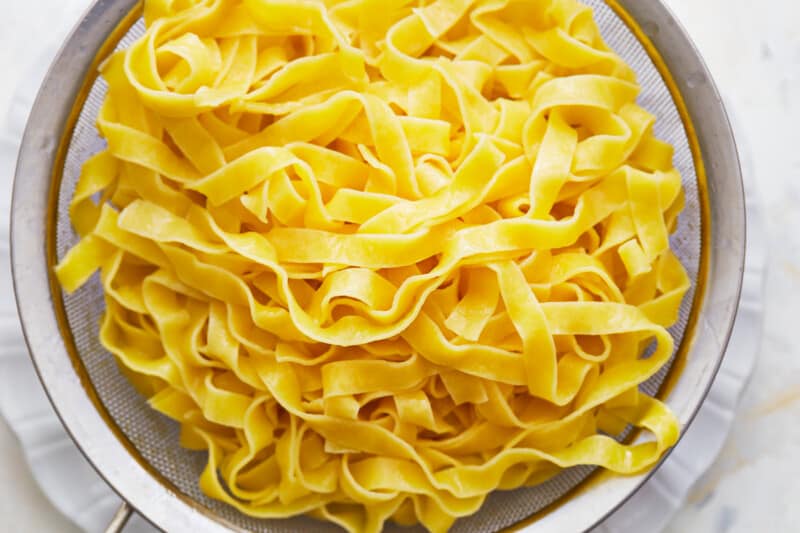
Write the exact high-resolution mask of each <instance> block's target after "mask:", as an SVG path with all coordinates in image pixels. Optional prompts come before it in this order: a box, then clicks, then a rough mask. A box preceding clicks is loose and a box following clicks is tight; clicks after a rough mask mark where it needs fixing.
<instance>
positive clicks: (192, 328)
mask: <svg viewBox="0 0 800 533" xmlns="http://www.w3.org/2000/svg"><path fill="white" fill-rule="evenodd" d="M144 9H145V11H144V14H145V21H146V23H147V31H146V33H145V35H144V36H143V37H142V38H140V39H139V40H138V41H136V43H135V44H133V45H132V46H130V48H128V49H127V50H124V51H121V52H117V53H116V54H114V55H113V56H112V57H111V58H109V59H108V60H107V61H106V62H105V63H104V65H103V67H102V74H103V76H104V78H105V80H106V81H107V82H108V95H107V97H106V99H105V103H104V105H103V107H102V110H101V112H100V115H99V117H98V122H97V124H98V128H99V131H100V133H101V135H102V137H103V138H105V140H106V141H107V143H108V146H107V149H106V150H104V151H102V152H101V153H99V154H97V155H96V156H94V157H92V158H91V159H90V160H88V161H87V162H86V164H85V166H84V168H83V172H82V175H81V177H80V180H79V183H78V185H77V189H76V191H75V195H74V198H73V200H72V203H71V216H72V220H73V223H74V227H75V229H76V231H77V232H78V234H79V235H80V236H81V240H80V242H79V243H78V244H77V245H76V246H75V247H74V248H72V250H71V251H69V253H68V254H67V255H66V256H65V257H64V258H63V260H62V262H61V263H60V264H59V265H58V267H57V275H58V278H59V280H60V282H61V284H62V285H63V287H64V288H65V289H66V290H68V291H73V290H75V289H77V288H78V287H80V286H81V285H83V284H84V283H85V282H86V281H87V280H88V279H89V278H90V277H91V276H92V274H93V273H94V272H95V271H96V270H97V269H100V270H101V279H102V284H103V287H104V291H105V300H106V306H107V309H106V312H105V315H104V319H103V322H102V325H101V329H100V337H101V340H102V343H103V345H104V346H105V347H106V348H107V349H108V350H109V351H110V352H112V353H113V354H114V355H115V356H116V357H117V358H118V360H119V361H120V362H121V363H122V366H123V367H124V371H125V372H126V374H127V375H129V377H130V379H131V380H132V381H133V382H134V384H135V385H136V386H137V388H138V389H139V390H140V391H141V392H142V393H143V394H146V395H147V396H148V397H149V399H150V400H149V401H150V404H151V405H152V407H153V408H154V409H157V410H158V411H160V412H162V413H165V414H166V415H168V416H170V417H172V418H174V419H175V420H177V421H178V422H180V424H181V427H182V431H181V444H182V445H183V446H186V447H188V448H191V449H198V450H208V465H207V467H206V469H205V471H204V472H203V474H202V477H201V479H200V481H199V482H200V484H201V487H202V489H203V490H204V492H205V493H207V494H208V495H209V496H211V497H212V498H217V499H219V500H222V501H224V502H227V503H229V504H230V505H232V506H234V507H236V508H237V509H239V510H241V511H242V512H244V513H246V514H248V515H252V516H255V517H263V518H273V517H287V516H292V515H297V514H303V513H307V514H310V515H311V516H314V517H317V518H321V519H325V520H329V521H333V522H335V523H337V524H340V525H341V526H342V527H344V528H345V529H347V530H349V531H366V532H377V531H380V530H381V529H382V527H383V525H384V522H385V521H386V520H394V521H396V522H398V523H400V524H412V523H417V522H419V523H421V524H423V525H424V526H425V527H426V528H428V529H429V530H431V531H445V530H447V529H448V528H449V527H450V526H451V525H452V523H453V521H454V520H455V519H456V518H458V517H462V516H466V515H469V514H472V513H475V512H476V511H477V510H478V509H479V507H480V506H481V504H482V502H483V501H484V499H485V498H486V496H487V494H488V493H489V492H491V491H493V490H495V489H513V488H516V487H520V486H524V485H533V484H537V483H540V482H542V481H543V480H545V479H548V478H549V477H552V476H553V475H555V474H556V473H558V471H559V470H560V469H563V468H566V467H570V466H573V465H598V466H601V467H603V468H606V469H609V470H612V471H614V472H619V473H626V474H627V473H637V472H641V471H643V470H645V469H647V468H648V467H650V466H652V465H653V464H654V463H655V462H656V461H658V459H659V458H660V457H661V456H662V454H663V452H664V451H665V450H666V449H667V448H668V447H670V446H671V445H673V444H674V443H675V442H676V439H677V437H678V432H679V427H678V423H677V421H676V419H675V417H674V416H673V415H672V414H671V413H670V411H669V409H668V408H667V407H666V406H665V405H664V404H662V403H661V402H660V401H658V400H656V399H653V398H651V397H649V396H647V395H645V394H643V393H641V392H639V389H638V386H639V385H640V384H642V383H643V382H644V381H646V380H647V379H648V378H650V377H651V376H653V375H654V374H655V373H656V372H657V371H658V370H659V369H660V368H662V366H664V365H665V364H666V363H667V362H668V360H669V358H670V356H671V354H672V351H673V344H674V343H673V339H672V338H671V336H670V334H669V333H668V332H667V330H666V329H665V328H666V327H669V326H670V325H671V324H673V323H674V322H675V321H676V319H677V313H678V309H679V306H680V304H681V301H682V298H683V296H684V294H685V293H686V291H687V289H688V287H689V279H688V277H687V275H686V273H685V271H684V270H683V268H682V266H681V265H680V263H679V261H678V260H677V258H676V257H675V256H674V255H673V254H672V253H671V251H670V249H669V240H668V235H669V233H670V231H672V230H674V228H675V224H676V219H677V217H678V214H679V212H680V211H681V209H682V208H683V191H682V186H681V179H680V176H679V174H678V172H677V171H676V170H675V169H674V168H673V166H672V148H671V147H670V146H668V145H667V144H665V143H663V142H661V141H659V140H657V139H656V138H654V136H653V133H652V126H653V123H654V117H653V116H652V115H650V114H648V113H647V112H646V111H644V110H643V109H642V108H641V107H639V106H637V104H636V103H635V100H636V97H637V94H638V92H639V86H638V85H637V83H636V81H635V76H634V73H633V72H632V70H631V69H630V68H629V67H628V66H626V65H625V63H624V62H623V61H622V60H621V59H620V58H619V57H618V56H617V55H616V54H615V53H614V52H613V51H611V50H610V49H609V48H608V47H607V46H606V45H605V44H604V42H603V40H602V38H601V36H600V34H599V32H598V29H597V27H596V24H595V22H594V20H593V18H592V11H591V9H589V8H588V7H586V6H584V5H582V4H580V3H579V2H577V1H575V0H438V1H430V0H324V1H322V0H308V1H301V0H149V1H146V2H145V8H144ZM654 341H655V342H654ZM651 345H654V346H655V348H654V350H653V351H652V353H650V354H649V356H647V357H643V356H642V354H643V353H644V352H645V350H646V349H647V348H648V347H649V346H651ZM648 353H649V352H648ZM629 424H630V425H633V426H635V427H637V428H641V429H643V430H646V431H647V432H649V434H651V436H652V438H650V439H649V440H646V439H645V440H642V441H637V442H638V443H637V444H628V445H625V444H621V443H619V442H617V441H616V440H614V439H613V438H612V437H610V436H609V435H616V434H618V433H619V432H620V430H621V429H623V428H624V427H626V426H627V425H629Z"/></svg>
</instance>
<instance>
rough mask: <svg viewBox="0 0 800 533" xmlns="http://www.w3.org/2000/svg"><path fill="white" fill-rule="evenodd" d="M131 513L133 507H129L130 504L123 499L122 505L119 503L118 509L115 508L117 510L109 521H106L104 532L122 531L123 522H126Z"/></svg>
mask: <svg viewBox="0 0 800 533" xmlns="http://www.w3.org/2000/svg"><path fill="white" fill-rule="evenodd" d="M132 514H133V507H131V504H129V503H128V502H125V501H123V502H122V505H120V506H119V509H117V512H116V513H114V517H113V518H112V519H111V522H109V523H108V527H107V528H106V533H122V530H123V529H124V528H125V524H127V523H128V519H129V518H130V517H131V515H132Z"/></svg>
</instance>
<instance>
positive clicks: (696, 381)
mask: <svg viewBox="0 0 800 533" xmlns="http://www.w3.org/2000/svg"><path fill="white" fill-rule="evenodd" d="M585 1H586V3H588V4H589V5H591V6H592V7H593V8H594V11H595V18H596V20H597V21H598V24H599V25H600V28H601V31H602V33H603V36H604V37H605V39H606V41H607V42H608V44H609V45H610V46H611V47H612V48H613V49H614V50H616V51H617V53H619V54H620V55H621V56H622V57H624V58H625V60H626V61H627V62H628V64H630V65H631V66H632V67H633V68H634V70H636V72H637V75H638V78H639V82H640V84H641V85H642V88H643V90H642V94H641V96H640V104H641V105H642V106H644V107H645V108H646V109H648V110H649V111H651V112H652V113H654V114H655V115H656V116H657V117H658V122H657V125H656V133H657V135H658V136H659V137H660V138H661V139H664V140H666V141H668V142H670V143H671V144H673V145H674V146H675V147H676V152H675V166H676V167H677V168H678V170H680V172H681V174H682V176H683V182H684V187H685V189H686V197H687V208H686V210H685V212H684V213H683V214H682V216H681V218H680V222H679V227H678V229H677V231H676V233H675V234H674V235H673V237H672V246H673V249H674V250H675V251H676V252H677V254H678V256H679V257H680V259H681V261H682V262H683V264H684V266H685V267H686V268H687V270H688V272H689V274H690V276H691V277H692V279H693V280H694V283H693V289H692V291H691V292H690V294H689V295H687V297H686V299H685V301H684V303H683V307H682V308H681V312H680V320H679V321H678V323H677V324H676V326H674V327H673V329H672V333H673V335H675V337H676V339H678V341H679V342H677V343H676V346H677V348H676V352H675V354H674V357H673V359H672V362H671V363H670V365H668V367H667V368H664V369H663V370H662V371H661V372H660V373H659V374H658V375H656V376H654V377H653V378H652V379H651V380H650V381H648V382H647V383H646V384H644V385H643V390H645V391H646V392H648V393H649V394H654V395H657V396H659V397H660V398H662V399H663V400H664V401H666V402H667V403H668V404H669V406H670V407H671V408H672V410H673V411H674V412H675V414H676V415H677V417H678V419H679V421H680V423H681V426H682V427H683V428H684V429H685V428H686V427H687V426H688V425H689V424H690V423H691V421H692V419H693V417H694V415H695V413H696V412H697V410H698V409H699V407H700V405H701V403H702V401H703V399H704V398H705V396H706V393H707V391H708V389H709V387H710V385H711V382H712V381H713V379H714V376H715V374H716V371H717V368H718V367H719V364H720V362H721V361H722V357H723V355H724V352H725V347H726V344H727V342H728V338H729V335H730V331H731V328H732V325H733V321H734V318H735V314H736V309H737V305H738V302H739V292H740V288H741V281H742V272H743V263H744V251H745V242H744V241H745V209H744V195H743V187H742V180H741V173H740V169H739V162H738V157H737V153H736V147H735V143H734V139H733V135H732V132H731V129H730V126H729V124H728V120H727V117H726V115H725V111H724V108H723V105H722V102H721V99H720V96H719V94H718V92H717V90H716V88H715V87H714V84H713V81H712V80H711V76H710V74H709V72H708V70H707V69H706V67H705V66H704V64H703V62H702V59H701V58H700V56H699V54H698V53H697V51H696V50H695V48H694V47H693V45H692V43H691V42H690V40H689V38H688V37H687V35H686V34H685V32H684V31H683V29H682V28H681V27H680V25H679V24H678V23H677V21H676V20H675V18H674V17H673V16H672V14H671V13H670V12H669V11H668V10H667V8H666V7H665V6H664V5H663V4H662V3H661V2H660V1H659V0H585ZM141 10H142V6H141V3H140V2H139V1H137V0H97V1H96V2H95V3H94V5H93V6H92V7H91V8H90V9H89V10H88V12H87V13H86V15H85V16H84V17H83V19H82V21H81V22H80V23H79V25H78V26H77V27H76V29H75V30H74V31H73V33H72V34H71V35H70V37H69V38H68V39H67V41H66V43H65V44H64V46H63V47H62V49H61V51H60V53H59V54H58V56H57V58H56V60H55V62H54V63H53V65H52V67H51V69H50V72H49V74H48V75H47V77H46V78H45V81H44V83H43V85H42V88H41V90H40V92H39V95H38V98H37V100H36V103H35V104H34V107H33V111H32V113H31V116H30V119H29V122H28V127H27V130H26V132H25V136H24V139H23V141H22V147H21V149H20V154H19V161H18V166H17V173H16V179H15V183H14V197H13V203H12V229H11V243H12V263H13V264H12V266H13V273H14V285H15V291H16V296H17V304H18V307H19V313H20V317H21V321H22V325H23V329H24V331H25V336H26V339H27V343H28V347H29V350H30V353H31V357H32V359H33V361H34V364H35V365H36V368H37V371H38V373H39V377H40V378H41V381H42V384H43V385H44V387H45V389H46V391H47V393H48V395H49V397H50V400H51V401H52V403H53V405H54V407H55V409H56V412H57V413H58V415H59V416H60V417H61V420H62V422H63V423H64V425H65V427H66V428H67V430H68V432H69V433H70V435H71V436H72V438H73V439H74V440H75V442H76V444H77V445H78V447H79V448H80V449H81V450H82V451H83V453H84V454H85V455H86V457H87V459H88V460H89V461H90V462H91V463H92V464H93V465H94V467H95V468H96V469H97V471H98V472H99V473H100V475H101V476H103V478H105V480H106V481H107V482H108V483H109V484H110V485H111V487H113V488H114V489H115V490H116V491H117V492H118V493H119V495H120V496H121V497H122V499H123V500H124V501H125V502H126V503H125V504H124V505H123V507H122V508H121V509H120V511H119V512H118V513H117V515H116V516H115V518H114V522H113V523H112V524H111V525H110V526H109V530H119V529H121V528H122V527H124V523H125V519H126V518H127V516H129V514H130V512H131V510H132V509H135V510H136V511H137V512H139V513H140V514H141V515H142V516H144V517H145V518H147V519H148V520H150V521H151V522H152V523H153V524H154V525H156V526H157V527H159V528H161V529H163V530H166V531H168V532H172V531H203V532H214V531H226V530H235V531H254V532H265V533H266V532H269V533H273V532H275V533H277V532H284V531H337V527H336V526H334V525H330V524H325V523H322V522H317V521H313V520H311V519H309V518H304V517H300V518H293V519H286V520H258V519H253V518H250V517H247V516H245V515H243V514H241V513H239V512H238V511H236V510H234V509H233V508H231V507H228V506H226V505H225V504H223V503H220V502H217V501H213V500H210V499H209V498H207V497H206V496H204V495H203V494H202V492H201V491H200V489H199V486H198V483H197V481H198V479H199V477H200V472H201V471H202V468H203V466H204V465H205V455H204V453H199V452H190V451H187V450H184V449H182V448H180V446H179V444H178V427H177V424H175V423H174V422H172V421H171V420H169V419H167V418H165V417H164V416H162V415H160V414H158V413H157V412H155V411H153V410H152V409H150V408H149V407H148V405H147V403H146V401H145V399H144V398H143V397H141V396H139V395H138V394H137V393H136V392H135V390H134V389H133V387H132V386H131V385H130V384H129V383H128V381H127V380H126V379H125V378H124V377H123V375H122V374H121V373H120V370H119V368H118V366H117V363H116V361H115V360H114V358H113V356H112V355H111V354H109V353H108V352H106V351H105V350H104V349H103V348H102V346H101V345H100V343H99V340H98V327H99V319H100V316H101V315H102V313H103V309H104V304H103V295H102V291H101V288H100V284H99V281H98V280H97V279H95V280H94V281H92V282H91V283H89V284H87V285H86V286H85V287H84V288H82V289H81V290H79V291H77V292H76V293H74V294H72V295H66V294H64V293H62V291H61V290H60V288H59V286H58V283H57V282H56V280H55V277H54V275H53V266H54V265H55V264H56V263H57V262H58V260H59V259H60V258H61V257H62V256H63V255H64V254H65V253H66V251H67V250H68V249H69V248H70V247H71V246H72V245H73V244H74V243H75V242H77V237H76V235H75V234H74V232H73V230H72V228H71V225H70V222H69V216H68V209H67V208H68V204H69V200H70V198H71V196H72V192H73V190H74V187H75V184H76V182H77V178H78V175H79V172H80V167H81V164H82V163H83V162H84V161H85V160H86V159H87V158H88V157H89V156H90V155H92V154H94V153H96V152H98V151H99V150H101V149H102V148H103V146H104V144H103V141H102V140H101V139H100V138H99V137H98V135H97V131H96V129H95V126H94V120H95V117H96V115H97V111H98V109H99V107H100V104H101V102H102V99H103V96H104V94H105V91H106V86H105V84H104V82H103V81H102V80H100V79H98V77H97V67H98V65H99V64H100V63H101V62H102V60H103V59H104V58H105V57H107V56H108V55H109V54H110V53H111V52H112V51H113V50H114V49H115V48H118V47H121V46H126V45H128V44H130V43H131V42H133V40H134V39H136V38H137V37H138V36H139V35H141V34H142V33H143V31H144V26H143V23H142V21H141V19H140V15H141ZM629 433H630V432H626V433H623V434H622V435H620V436H619V438H620V439H627V440H635V439H636V438H638V435H637V434H635V433H631V434H629ZM647 477H648V475H647V474H642V475H638V476H613V475H610V474H608V473H606V472H603V471H600V470H595V469H592V468H589V467H578V468H572V469H569V470H566V471H564V472H563V473H562V474H560V475H559V476H557V477H555V478H554V479H552V480H550V481H548V482H547V483H545V484H543V485H540V486H537V487H532V488H525V489H518V490H515V491H509V492H496V493H494V494H492V495H491V496H490V497H489V498H488V499H487V500H486V503H485V504H484V506H483V508H482V509H481V511H480V512H479V513H477V514H476V515H474V516H472V517H469V518H464V519H461V520H459V521H457V522H456V524H455V526H454V527H453V531H455V532H489V531H498V530H503V529H512V530H513V529H519V528H522V527H525V526H526V525H527V524H531V523H534V522H535V524H536V530H537V531H543V532H548V531H553V532H565V531H583V530H587V529H590V528H592V527H593V526H595V525H596V524H598V523H599V522H600V521H602V520H603V518H604V517H606V516H608V515H609V514H610V513H611V512H613V511H614V509H616V508H617V507H618V506H619V505H621V504H622V503H623V502H624V501H625V500H626V499H627V498H628V497H630V495H631V494H633V493H634V492H635V491H636V489H637V488H638V487H640V486H641V485H642V484H643V483H644V482H645V481H646V479H647ZM76 490H80V488H79V487H76ZM387 529H388V530H393V529H399V528H397V527H395V526H391V525H390V526H387Z"/></svg>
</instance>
